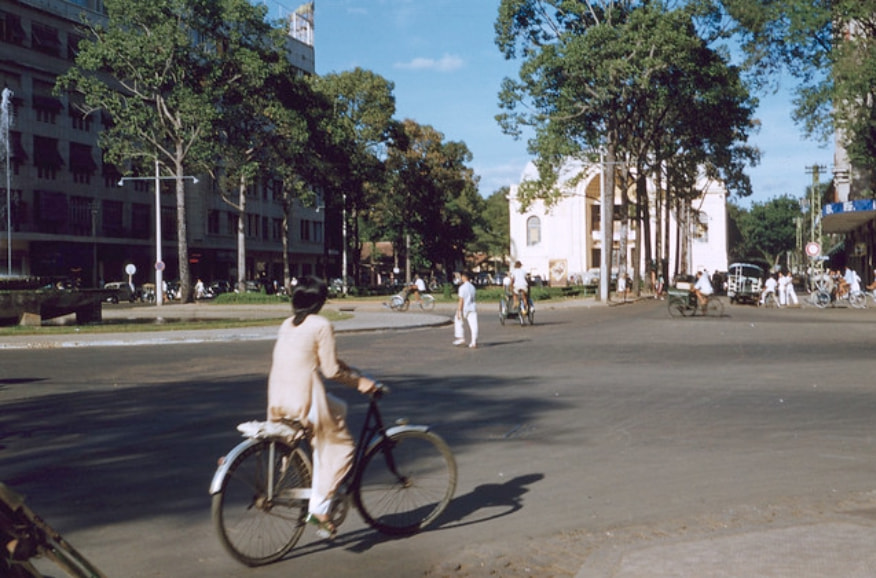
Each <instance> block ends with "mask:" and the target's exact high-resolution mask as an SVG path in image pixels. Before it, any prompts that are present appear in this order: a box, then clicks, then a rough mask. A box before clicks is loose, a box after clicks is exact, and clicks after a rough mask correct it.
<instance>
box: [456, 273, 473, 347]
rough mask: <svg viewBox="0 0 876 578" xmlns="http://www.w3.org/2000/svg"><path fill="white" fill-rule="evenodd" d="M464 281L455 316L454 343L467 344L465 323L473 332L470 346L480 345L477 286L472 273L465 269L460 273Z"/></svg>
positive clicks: (460, 289) (461, 285)
mask: <svg viewBox="0 0 876 578" xmlns="http://www.w3.org/2000/svg"><path fill="white" fill-rule="evenodd" d="M460 279H461V280H462V283H461V284H460V285H459V300H458V301H457V305H456V315H454V317H453V336H454V337H455V339H454V340H453V345H457V346H458V345H465V324H468V330H469V333H470V334H471V341H469V344H468V346H469V348H471V349H475V348H477V346H478V311H477V304H476V303H475V286H474V285H472V283H471V281H470V279H471V274H469V273H468V271H464V272H463V273H462V274H461V275H460Z"/></svg>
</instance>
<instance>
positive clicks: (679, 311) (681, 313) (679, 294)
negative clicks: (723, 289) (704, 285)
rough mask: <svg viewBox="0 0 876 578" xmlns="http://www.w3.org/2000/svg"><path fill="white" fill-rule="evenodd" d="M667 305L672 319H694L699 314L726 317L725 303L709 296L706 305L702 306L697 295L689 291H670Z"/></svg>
mask: <svg viewBox="0 0 876 578" xmlns="http://www.w3.org/2000/svg"><path fill="white" fill-rule="evenodd" d="M666 303H667V306H668V307H669V315H670V317H693V316H694V315H696V314H697V313H699V314H700V315H703V316H708V317H722V316H723V315H724V303H723V302H722V301H721V300H720V299H719V298H718V297H716V296H714V295H709V296H708V298H707V299H706V304H705V305H701V304H700V300H699V299H697V296H696V294H695V293H692V292H691V291H689V290H687V289H670V290H669V292H668V297H667V301H666Z"/></svg>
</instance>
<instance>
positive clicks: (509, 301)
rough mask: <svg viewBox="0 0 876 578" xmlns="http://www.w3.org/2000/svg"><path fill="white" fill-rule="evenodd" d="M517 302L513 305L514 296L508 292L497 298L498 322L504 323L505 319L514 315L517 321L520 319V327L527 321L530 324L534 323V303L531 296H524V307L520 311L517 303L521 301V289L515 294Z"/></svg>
mask: <svg viewBox="0 0 876 578" xmlns="http://www.w3.org/2000/svg"><path fill="white" fill-rule="evenodd" d="M517 303H518V305H516V306H515V305H514V298H513V297H512V296H511V295H510V294H506V293H503V294H502V297H501V298H500V299H499V323H501V324H502V325H505V320H506V319H508V318H509V317H512V316H516V317H517V319H518V321H520V325H521V327H522V326H524V325H526V322H527V321H528V322H529V324H530V325H534V324H535V303H534V302H533V301H532V298H531V297H529V296H528V295H527V296H526V307H524V308H523V309H524V310H523V311H522V312H521V308H520V306H519V304H520V303H523V291H520V294H519V295H518V296H517Z"/></svg>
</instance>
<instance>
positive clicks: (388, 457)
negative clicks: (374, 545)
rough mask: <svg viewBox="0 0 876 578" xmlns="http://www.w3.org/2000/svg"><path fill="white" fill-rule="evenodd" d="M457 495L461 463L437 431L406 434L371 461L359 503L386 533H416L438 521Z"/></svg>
mask: <svg viewBox="0 0 876 578" xmlns="http://www.w3.org/2000/svg"><path fill="white" fill-rule="evenodd" d="M455 490H456V460H454V458H453V454H452V453H451V451H450V448H449V447H447V444H446V443H444V440H442V439H441V438H440V437H438V436H437V435H435V434H434V433H431V432H421V431H403V432H399V433H396V434H394V435H393V436H392V437H389V438H386V439H385V440H384V441H382V442H381V443H379V444H378V445H376V446H375V447H374V448H372V449H371V451H369V452H368V455H366V456H365V462H364V466H363V467H362V471H361V473H360V474H359V479H358V482H357V484H356V492H355V493H354V500H355V503H356V507H357V508H358V509H359V512H361V514H362V517H363V518H365V521H366V522H367V523H368V524H369V525H370V526H372V527H374V528H376V529H377V530H379V531H381V532H383V533H385V534H393V535H405V534H413V533H415V532H418V531H420V530H422V529H423V528H425V527H426V526H427V525H429V524H430V523H432V522H434V521H435V519H436V518H438V516H440V515H441V513H442V512H443V511H444V509H445V508H446V507H447V504H449V503H450V499H451V498H452V497H453V492H454V491H455Z"/></svg>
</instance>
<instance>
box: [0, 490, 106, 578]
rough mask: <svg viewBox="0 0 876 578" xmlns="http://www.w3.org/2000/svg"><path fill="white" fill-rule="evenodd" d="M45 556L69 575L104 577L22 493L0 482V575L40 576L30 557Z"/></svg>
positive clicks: (40, 577)
mask: <svg viewBox="0 0 876 578" xmlns="http://www.w3.org/2000/svg"><path fill="white" fill-rule="evenodd" d="M39 558H45V559H47V560H51V561H52V562H54V564H55V565H56V566H58V567H59V568H60V569H61V570H63V571H64V572H65V573H67V575H69V576H73V578H106V577H105V576H104V574H103V573H102V572H101V571H100V570H98V569H97V567H95V566H94V564H92V563H91V562H89V561H88V559H87V558H85V556H83V555H82V554H81V553H80V552H79V551H78V550H76V548H74V547H73V546H72V545H71V544H70V543H69V542H67V541H66V540H65V539H64V538H63V537H61V534H59V533H58V532H57V531H56V530H55V529H53V528H52V527H51V526H49V525H48V524H47V523H46V522H45V521H43V519H42V518H40V517H39V516H38V515H37V514H35V513H34V511H33V510H31V509H30V508H29V507H28V506H27V504H25V503H24V496H22V495H21V494H19V493H18V492H16V491H15V490H13V489H12V488H10V487H9V486H7V485H6V484H4V483H3V482H0V576H3V577H4V578H7V577H8V578H42V577H43V574H42V573H41V572H40V570H38V569H37V567H36V566H35V565H34V561H35V560H37V559H39Z"/></svg>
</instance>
